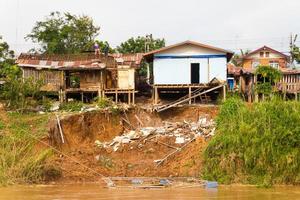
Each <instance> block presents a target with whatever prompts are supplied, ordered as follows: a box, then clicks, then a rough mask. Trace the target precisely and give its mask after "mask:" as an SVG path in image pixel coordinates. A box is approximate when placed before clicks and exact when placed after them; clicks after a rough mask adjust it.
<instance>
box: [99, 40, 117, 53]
mask: <svg viewBox="0 0 300 200" xmlns="http://www.w3.org/2000/svg"><path fill="white" fill-rule="evenodd" d="M96 43H97V44H98V45H99V49H100V51H101V52H102V53H104V52H105V51H106V49H107V50H108V53H115V52H116V50H115V49H113V48H111V47H110V45H109V43H108V42H107V41H99V40H96Z"/></svg>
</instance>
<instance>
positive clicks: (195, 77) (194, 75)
mask: <svg viewBox="0 0 300 200" xmlns="http://www.w3.org/2000/svg"><path fill="white" fill-rule="evenodd" d="M191 83H192V84H194V83H200V63H191Z"/></svg>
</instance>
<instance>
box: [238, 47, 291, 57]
mask: <svg viewBox="0 0 300 200" xmlns="http://www.w3.org/2000/svg"><path fill="white" fill-rule="evenodd" d="M260 51H270V52H273V53H275V54H277V55H280V56H282V57H284V58H286V59H289V56H287V55H285V54H283V53H281V52H279V51H277V50H275V49H272V48H270V47H267V46H263V47H261V48H259V49H256V50H254V51H251V52H250V53H248V54H247V55H245V56H244V57H243V58H244V59H247V58H248V57H249V56H251V55H253V54H256V53H258V52H260Z"/></svg>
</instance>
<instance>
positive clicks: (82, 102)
mask: <svg viewBox="0 0 300 200" xmlns="http://www.w3.org/2000/svg"><path fill="white" fill-rule="evenodd" d="M83 100H84V99H83V92H81V101H82V103H83Z"/></svg>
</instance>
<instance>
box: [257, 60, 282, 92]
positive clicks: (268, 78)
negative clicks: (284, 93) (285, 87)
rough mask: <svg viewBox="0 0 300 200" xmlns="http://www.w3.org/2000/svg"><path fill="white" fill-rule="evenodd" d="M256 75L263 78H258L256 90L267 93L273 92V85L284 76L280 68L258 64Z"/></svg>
mask: <svg viewBox="0 0 300 200" xmlns="http://www.w3.org/2000/svg"><path fill="white" fill-rule="evenodd" d="M255 75H256V76H260V77H261V78H262V80H260V81H259V80H258V83H257V85H256V91H257V92H258V93H261V94H267V95H269V94H271V93H272V92H273V88H272V86H273V85H274V84H276V83H277V82H278V81H279V80H280V78H281V76H282V74H281V72H280V71H279V70H278V69H275V68H273V67H271V66H258V67H257V69H256V70H255Z"/></svg>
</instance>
